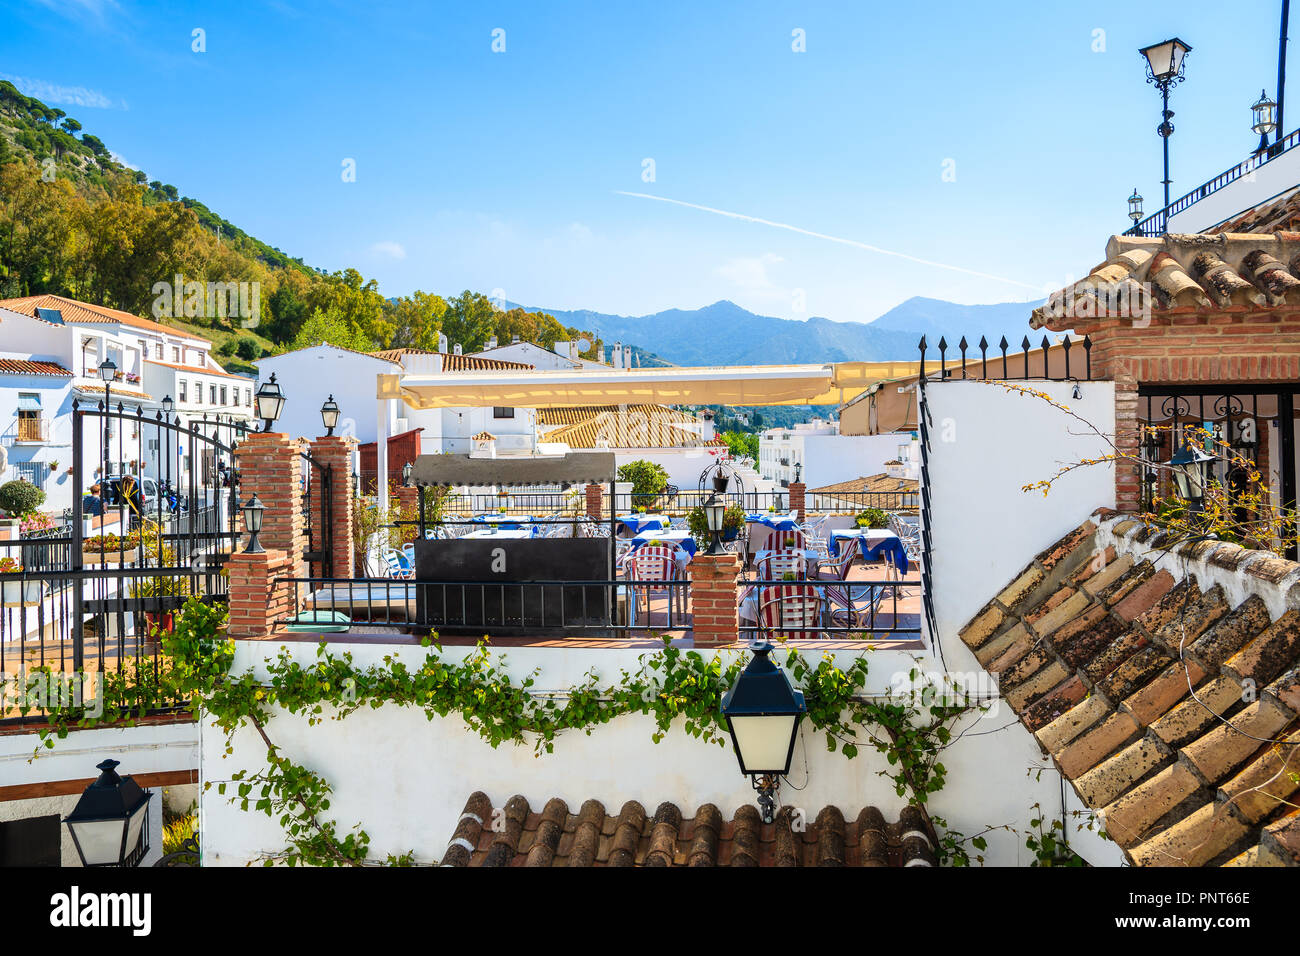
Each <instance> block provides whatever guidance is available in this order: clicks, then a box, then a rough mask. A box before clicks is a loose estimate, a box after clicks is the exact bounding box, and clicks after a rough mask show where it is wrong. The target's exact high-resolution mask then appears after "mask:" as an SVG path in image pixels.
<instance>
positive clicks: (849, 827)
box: [442, 791, 937, 867]
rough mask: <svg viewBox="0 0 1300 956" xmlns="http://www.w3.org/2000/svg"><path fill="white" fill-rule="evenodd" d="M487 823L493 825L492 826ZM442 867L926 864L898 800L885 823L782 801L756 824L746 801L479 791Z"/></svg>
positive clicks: (916, 818) (918, 836)
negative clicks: (612, 811)
mask: <svg viewBox="0 0 1300 956" xmlns="http://www.w3.org/2000/svg"><path fill="white" fill-rule="evenodd" d="M493 821H495V822H496V827H497V829H496V830H494V829H493ZM442 862H443V865H444V866H538V867H559V866H652V867H667V866H934V865H935V864H936V862H937V860H936V857H935V854H934V850H933V848H932V847H931V846H930V841H929V838H928V837H927V836H926V835H925V832H924V824H923V821H922V817H921V814H920V812H919V811H918V810H917V809H916V808H915V807H905V808H904V809H903V810H902V811H901V812H900V813H899V817H898V821H897V822H895V823H886V822H885V818H884V815H883V814H882V813H881V812H880V811H879V810H878V809H877V808H875V807H866V808H864V809H863V810H862V812H861V813H859V814H858V815H857V817H856V818H855V819H853V820H852V821H848V820H846V819H845V817H844V814H843V813H841V812H840V810H839V809H838V808H836V807H834V806H827V807H824V808H823V809H822V811H821V812H820V813H818V814H817V816H816V818H815V819H814V820H812V821H804V820H800V819H798V818H796V816H795V814H794V811H793V810H792V808H790V807H783V808H782V809H781V810H780V811H779V812H778V813H777V817H776V820H775V822H773V823H770V824H764V823H763V822H762V820H761V819H760V818H759V814H758V811H757V810H756V809H755V808H754V807H753V806H751V805H745V806H742V807H740V808H738V809H737V810H736V812H735V814H734V815H733V816H732V819H731V822H730V823H728V822H727V821H726V819H725V818H724V817H723V815H722V813H721V812H720V811H719V810H718V808H717V807H716V806H714V805H713V804H711V803H706V804H704V805H702V806H700V807H699V808H698V809H697V810H696V811H695V815H694V816H693V817H690V818H687V817H685V816H684V815H683V814H682V811H681V810H680V809H679V808H678V807H677V805H676V804H674V803H670V802H664V803H660V804H659V805H658V807H657V808H656V809H655V812H654V814H653V816H648V815H647V814H646V812H645V809H644V807H643V806H642V805H641V804H640V803H638V802H636V801H635V800H629V801H627V802H626V803H624V804H623V806H622V808H621V809H620V810H619V813H618V816H616V817H611V816H609V815H607V813H606V810H605V806H604V805H603V804H602V803H600V802H599V801H597V800H587V801H585V802H584V803H583V804H582V806H581V808H580V809H579V811H578V813H577V815H574V814H572V813H570V811H569V807H568V805H567V804H566V803H565V802H564V801H563V800H561V799H559V798H558V797H557V798H552V799H551V800H549V801H548V802H547V803H546V805H545V806H544V807H543V809H542V812H541V813H540V814H539V813H534V812H532V810H531V808H530V806H529V804H528V801H527V800H526V799H525V798H524V797H522V796H519V795H515V796H513V797H511V798H510V799H509V800H507V801H506V804H505V806H504V808H502V809H501V810H499V811H498V810H494V809H493V806H492V801H491V800H490V798H489V797H488V796H487V795H486V794H485V793H483V792H481V791H479V792H476V793H473V794H471V795H470V798H469V800H468V801H467V802H466V804H465V812H464V813H463V814H462V815H461V818H460V821H459V822H458V823H457V825H456V830H455V833H454V834H453V835H452V839H451V842H450V844H449V845H448V848H447V852H446V854H444V856H443V861H442Z"/></svg>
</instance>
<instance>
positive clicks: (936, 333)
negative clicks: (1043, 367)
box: [525, 296, 1038, 365]
mask: <svg viewBox="0 0 1300 956" xmlns="http://www.w3.org/2000/svg"><path fill="white" fill-rule="evenodd" d="M1037 304H1038V303H1036V302H1001V303H997V304H994V305H960V304H958V303H955V302H945V301H943V300H942V299H929V298H925V297H924V296H913V297H912V298H910V299H908V300H907V301H905V302H902V303H900V304H899V305H897V306H895V307H894V308H892V309H890V310H889V311H888V312H886V313H885V314H884V315H882V316H880V317H879V318H877V319H875V320H874V321H872V322H834V321H832V320H830V319H825V318H820V317H816V318H810V319H778V318H775V317H773V316H767V315H757V314H756V313H753V312H750V311H749V310H748V309H744V308H742V307H740V306H739V305H736V303H734V302H730V301H728V300H726V299H723V300H721V301H718V302H714V303H713V304H712V305H706V306H704V307H703V308H700V309H668V310H666V311H664V312H656V313H654V314H652V315H638V316H625V315H611V314H609V313H605V312H593V311H590V310H585V309H584V310H564V309H550V308H545V307H534V306H525V308H528V309H529V310H531V311H541V312H549V313H550V314H551V315H553V316H555V317H556V318H557V319H558V320H559V321H560V322H562V323H564V324H565V325H571V326H576V327H578V328H583V329H591V330H592V331H594V332H595V333H596V334H598V335H599V336H600V337H601V339H602V340H603V341H604V342H605V344H606V346H609V345H612V344H613V343H614V342H623V343H632V344H634V345H636V346H637V347H638V348H639V349H640V350H643V351H645V352H649V353H651V355H652V356H658V357H661V358H662V359H664V360H666V361H668V362H672V363H674V364H676V365H771V364H777V363H782V362H842V361H855V360H861V361H883V360H888V359H897V360H911V359H914V358H915V357H916V354H917V343H918V342H919V341H920V339H921V336H922V335H925V336H926V337H927V340H928V342H929V344H930V345H931V346H932V347H933V346H934V345H935V344H936V343H937V342H938V341H939V338H940V337H941V336H942V337H946V338H947V340H948V342H949V343H950V345H952V346H955V344H956V343H957V341H959V340H960V339H961V337H962V336H963V335H964V336H966V338H967V340H968V341H969V342H970V343H971V346H972V350H974V344H975V343H977V342H978V341H979V340H980V336H985V337H987V338H988V341H989V343H990V347H991V348H992V349H996V343H997V341H998V339H999V338H1000V337H1001V336H1003V335H1005V336H1006V337H1007V341H1008V343H1010V348H1011V349H1013V350H1019V348H1020V342H1021V340H1022V338H1023V337H1024V336H1025V335H1028V334H1029V333H1030V328H1029V313H1030V312H1031V311H1032V310H1033V309H1034V307H1035V306H1036V305H1037ZM1030 337H1031V340H1032V339H1033V336H1030ZM645 364H652V363H649V362H647V363H645ZM654 364H657V363H654Z"/></svg>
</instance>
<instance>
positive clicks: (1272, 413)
mask: <svg viewBox="0 0 1300 956" xmlns="http://www.w3.org/2000/svg"><path fill="white" fill-rule="evenodd" d="M1297 391H1300V385H1296V384H1295V383H1289V382H1288V383H1282V384H1278V385H1266V384H1261V383H1251V384H1241V385H1232V384H1223V385H1215V386H1214V387H1210V388H1207V387H1206V386H1205V385H1139V386H1138V419H1139V423H1140V425H1141V426H1142V427H1141V430H1140V431H1141V434H1140V442H1141V446H1140V451H1141V454H1142V458H1143V459H1144V460H1145V461H1151V462H1167V461H1169V459H1170V457H1171V456H1172V454H1173V453H1174V452H1175V451H1177V450H1178V449H1179V447H1181V446H1182V444H1183V443H1184V438H1183V436H1184V433H1185V432H1186V431H1187V430H1188V429H1193V428H1201V429H1204V430H1205V431H1207V432H1209V434H1210V435H1211V436H1212V437H1213V440H1214V441H1215V442H1217V443H1219V444H1220V445H1221V446H1223V447H1224V448H1226V449H1228V450H1230V451H1231V453H1232V455H1233V456H1235V457H1238V458H1241V459H1244V460H1246V461H1249V462H1252V463H1253V464H1254V465H1255V466H1256V467H1257V468H1258V469H1259V471H1260V473H1261V475H1262V476H1263V479H1264V482H1265V483H1266V484H1267V485H1268V486H1269V489H1270V492H1271V494H1272V495H1273V496H1274V499H1273V503H1274V505H1275V506H1277V507H1278V508H1280V509H1288V510H1289V509H1294V508H1295V503H1296V471H1297V467H1296V452H1297V449H1296V441H1295V431H1296V428H1295V414H1296V409H1295V396H1296V393H1297ZM1214 468H1215V473H1214V475H1213V478H1214V479H1215V480H1216V481H1218V482H1220V483H1221V484H1222V485H1223V486H1224V487H1229V488H1236V489H1238V490H1244V489H1245V487H1246V483H1247V482H1248V476H1247V471H1246V469H1245V468H1242V467H1240V466H1236V467H1233V466H1231V465H1229V463H1227V462H1222V461H1221V462H1219V463H1217V464H1216V465H1215V466H1214ZM1141 479H1142V505H1143V508H1144V509H1148V510H1149V509H1150V508H1151V507H1152V503H1153V501H1154V499H1155V498H1156V497H1159V496H1160V495H1161V494H1162V493H1163V492H1162V487H1161V484H1162V482H1167V480H1168V479H1167V477H1165V476H1162V475H1161V473H1160V470H1158V469H1154V468H1147V469H1146V470H1145V472H1144V474H1143V475H1142V476H1141ZM1294 536H1295V529H1292V542H1293V543H1292V545H1291V546H1290V547H1289V548H1288V549H1287V552H1288V557H1290V558H1292V559H1293V560H1294V559H1295V557H1296V548H1295V545H1294Z"/></svg>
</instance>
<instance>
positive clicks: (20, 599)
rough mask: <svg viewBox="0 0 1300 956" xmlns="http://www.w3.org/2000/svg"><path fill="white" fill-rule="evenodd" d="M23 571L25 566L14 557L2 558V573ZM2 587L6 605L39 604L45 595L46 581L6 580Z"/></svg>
mask: <svg viewBox="0 0 1300 956" xmlns="http://www.w3.org/2000/svg"><path fill="white" fill-rule="evenodd" d="M22 571H23V566H22V565H21V564H19V563H18V562H17V561H15V560H14V559H13V558H8V557H6V558H0V574H22ZM0 589H2V591H3V600H4V606H5V607H19V606H21V605H24V604H28V605H30V604H39V603H40V600H41V598H43V597H45V582H44V581H40V580H35V581H23V580H18V581H5V582H4V584H3V585H0Z"/></svg>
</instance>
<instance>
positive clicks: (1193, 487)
mask: <svg viewBox="0 0 1300 956" xmlns="http://www.w3.org/2000/svg"><path fill="white" fill-rule="evenodd" d="M1212 461H1214V456H1213V455H1210V454H1207V453H1206V452H1205V450H1204V449H1202V448H1200V447H1199V446H1197V445H1194V444H1192V443H1190V442H1189V443H1187V444H1184V445H1183V447H1182V448H1180V449H1178V451H1176V452H1174V454H1173V456H1172V457H1171V458H1170V459H1169V464H1170V465H1172V466H1173V469H1174V485H1175V486H1176V487H1177V489H1178V497H1180V498H1182V499H1183V500H1184V501H1186V502H1187V510H1188V511H1191V512H1193V513H1195V512H1198V511H1202V510H1204V508H1205V489H1206V488H1207V487H1209V484H1210V463H1211V462H1212Z"/></svg>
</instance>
